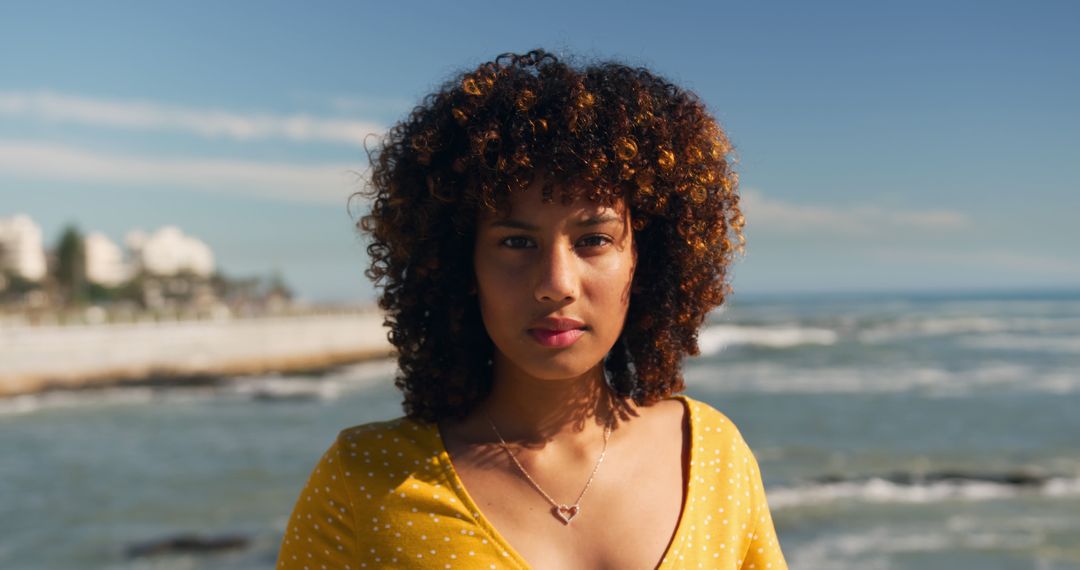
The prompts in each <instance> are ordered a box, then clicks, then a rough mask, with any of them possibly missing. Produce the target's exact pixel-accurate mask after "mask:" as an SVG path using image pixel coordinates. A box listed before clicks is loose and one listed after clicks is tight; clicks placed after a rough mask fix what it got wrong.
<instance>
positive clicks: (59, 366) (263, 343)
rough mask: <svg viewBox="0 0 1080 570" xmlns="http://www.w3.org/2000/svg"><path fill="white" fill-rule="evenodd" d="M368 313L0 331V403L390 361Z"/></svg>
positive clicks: (374, 317)
mask: <svg viewBox="0 0 1080 570" xmlns="http://www.w3.org/2000/svg"><path fill="white" fill-rule="evenodd" d="M382 321H383V316H382V314H381V313H379V312H377V311H370V312H351V313H342V314H317V315H300V316H280V317H278V316H275V317H258V318H239V319H237V318H233V319H221V320H198V321H166V322H145V323H125V324H101V325H77V326H0V397H9V396H15V395H20V394H29V393H35V392H41V391H45V390H50V389H77V388H84V387H93V386H99V385H110V384H117V383H124V382H161V383H168V382H171V381H172V382H180V381H192V380H195V381H198V380H200V379H214V378H217V377H222V376H231V375H244V374H263V373H270V372H296V371H305V370H317V369H325V368H328V367H333V366H337V365H341V364H347V363H350V362H357V361H360V360H365V359H372V358H381V357H386V356H388V355H390V354H391V346H390V344H389V343H388V342H387V340H386V329H385V328H384V327H383V326H382Z"/></svg>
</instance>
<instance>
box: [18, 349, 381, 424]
mask: <svg viewBox="0 0 1080 570" xmlns="http://www.w3.org/2000/svg"><path fill="white" fill-rule="evenodd" d="M395 369H396V363H395V362H394V361H393V360H390V359H382V360H373V361H369V362H361V363H358V364H353V365H349V366H344V367H342V368H340V369H337V370H334V371H332V372H330V373H328V374H326V375H324V376H321V377H309V376H280V375H265V376H248V377H241V378H235V379H231V380H226V381H224V382H222V383H220V384H216V385H212V386H194V387H193V386H169V385H168V384H160V385H157V386H123V385H118V386H113V387H108V388H94V389H87V390H78V391H65V390H58V391H53V392H44V393H41V394H25V395H20V396H14V397H10V398H3V399H0V417H3V416H13V415H22V414H30V413H34V412H38V411H42V410H57V409H70V408H82V407H93V406H111V405H145V404H150V403H159V402H169V403H191V402H203V401H206V400H210V399H214V398H221V397H233V398H235V397H240V398H245V399H260V400H265V399H269V400H279V399H280V400H290V399H316V400H324V401H328V400H334V399H337V398H340V397H341V396H343V395H345V394H348V393H352V392H357V391H362V390H365V389H368V388H371V387H372V386H375V385H378V384H380V383H387V384H390V383H391V382H392V380H391V378H392V377H393V372H394V370H395Z"/></svg>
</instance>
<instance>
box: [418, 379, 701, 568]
mask: <svg viewBox="0 0 1080 570" xmlns="http://www.w3.org/2000/svg"><path fill="white" fill-rule="evenodd" d="M670 399H673V400H680V401H681V402H682V403H683V407H684V408H685V416H684V417H683V421H684V422H685V423H686V425H687V433H686V439H685V440H683V447H682V449H686V450H687V451H686V453H687V461H686V472H685V473H684V474H683V475H684V480H685V488H683V502H682V507H681V509H680V511H679V521H678V523H676V525H675V532H674V533H673V534H672V535H671V541H670V542H669V543H668V546H667V549H666V550H664V554H663V556H661V557H660V561H659V562H658V565H657V567H656V570H665V569H666V568H670V567H671V559H673V558H674V555H675V549H676V548H677V547H678V545H679V543H680V542H681V540H682V535H683V533H685V532H686V527H687V524H688V523H687V522H686V519H687V515H688V511H689V508H690V505H691V504H692V500H693V499H692V493H693V492H694V479H695V477H694V476H695V474H696V473H695V472H694V438H695V437H697V433H696V430H695V426H694V424H695V422H696V419H697V418H696V417H695V415H694V407H693V405H692V403H691V401H690V399H689V397H687V396H686V395H684V394H676V395H675V396H672V397H671V398H670ZM681 425H682V424H680V428H681ZM430 426H431V427H430V429H431V430H432V431H434V435H435V440H436V441H437V442H438V449H437V450H436V452H437V453H438V455H437V459H438V462H439V466H440V467H441V468H442V470H443V473H444V474H445V475H446V477H447V478H448V479H449V480H450V483H451V484H452V486H453V491H454V493H456V494H457V496H458V499H459V500H460V501H461V504H462V505H464V506H465V507H466V508H467V509H468V510H469V514H470V516H472V518H473V520H474V521H475V522H476V524H477V525H479V526H480V528H481V529H483V531H484V532H485V533H486V534H487V535H488V538H490V539H491V541H492V542H494V543H495V544H497V545H498V546H499V548H501V549H502V550H503V552H505V553H506V556H508V557H510V558H512V559H513V560H514V562H516V563H517V564H518V565H519V566H520V567H522V568H531V566H530V565H529V562H528V561H527V560H525V558H524V557H523V556H521V555H520V554H518V552H517V550H515V549H514V547H513V545H511V544H510V541H508V540H506V538H504V537H503V535H502V534H501V533H500V532H499V531H498V529H496V528H495V525H493V524H491V521H489V520H488V518H487V517H486V516H485V515H484V513H483V512H481V511H480V507H479V506H478V505H477V504H476V501H474V500H473V498H472V496H471V495H470V494H469V491H468V490H467V489H465V483H464V482H462V480H461V477H459V476H458V472H457V469H455V468H454V462H453V461H452V460H451V459H450V452H448V451H447V450H446V442H445V441H444V440H443V436H442V432H441V431H440V430H439V425H438V424H437V423H432V424H430ZM680 431H681V430H680Z"/></svg>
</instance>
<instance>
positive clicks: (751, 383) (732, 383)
mask: <svg viewBox="0 0 1080 570" xmlns="http://www.w3.org/2000/svg"><path fill="white" fill-rule="evenodd" d="M684 376H685V379H686V383H687V384H688V385H690V386H693V387H694V388H697V389H702V390H706V391H710V392H732V391H738V392H771V393H810V394H831V393H900V392H911V391H918V392H919V393H921V394H923V395H925V396H928V397H957V396H965V395H969V394H972V393H975V392H976V391H978V390H982V389H986V388H990V387H994V388H1005V389H1015V390H1018V391H1025V392H1050V393H1070V392H1073V391H1076V390H1080V373H1077V372H1074V371H1070V370H1062V369H1051V370H1039V369H1036V368H1032V367H1031V366H1029V365H1025V364H1019V363H1014V362H1006V361H988V362H986V363H985V364H983V365H981V366H979V367H978V368H973V369H968V370H947V369H944V368H936V367H918V368H902V369H884V368H871V367H866V366H862V367H859V366H850V367H841V366H830V367H816V368H805V367H798V366H791V365H787V364H784V363H778V362H771V361H767V360H758V361H753V362H732V363H715V362H713V363H702V362H700V361H695V360H690V361H689V362H688V365H687V367H686V371H685V373H684Z"/></svg>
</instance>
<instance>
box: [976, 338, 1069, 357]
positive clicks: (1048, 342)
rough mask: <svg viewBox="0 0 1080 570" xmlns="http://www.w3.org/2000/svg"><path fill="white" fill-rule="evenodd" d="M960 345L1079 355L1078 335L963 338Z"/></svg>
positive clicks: (987, 348)
mask: <svg viewBox="0 0 1080 570" xmlns="http://www.w3.org/2000/svg"><path fill="white" fill-rule="evenodd" d="M960 344H962V345H963V346H966V347H969V348H978V349H985V350H1021V351H1025V352H1062V353H1067V354H1077V353H1080V334H1076V335H1059V336H1023V335H1017V334H997V335H990V336H983V337H974V338H965V339H961V340H960Z"/></svg>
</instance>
